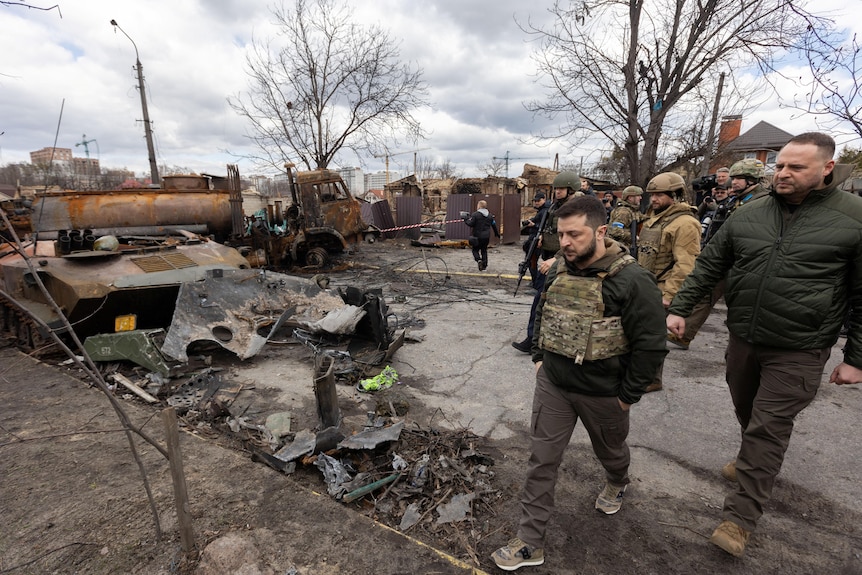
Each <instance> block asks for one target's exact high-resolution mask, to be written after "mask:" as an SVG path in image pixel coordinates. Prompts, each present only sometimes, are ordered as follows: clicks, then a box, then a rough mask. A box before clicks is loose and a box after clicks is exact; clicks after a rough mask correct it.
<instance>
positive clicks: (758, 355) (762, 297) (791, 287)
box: [667, 132, 862, 557]
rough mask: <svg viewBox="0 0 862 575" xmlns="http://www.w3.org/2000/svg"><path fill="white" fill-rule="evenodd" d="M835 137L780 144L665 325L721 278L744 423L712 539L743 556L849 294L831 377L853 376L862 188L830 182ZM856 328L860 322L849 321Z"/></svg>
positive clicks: (680, 324) (858, 351)
mask: <svg viewBox="0 0 862 575" xmlns="http://www.w3.org/2000/svg"><path fill="white" fill-rule="evenodd" d="M834 154H835V142H834V140H833V139H832V138H831V137H829V136H827V135H826V134H821V133H816V132H812V133H807V134H801V135H799V136H796V137H794V138H792V139H791V140H790V142H789V143H788V144H787V145H786V146H785V147H784V148H783V149H782V150H781V152H780V153H779V155H778V161H777V162H776V166H775V175H774V179H773V192H772V193H770V195H769V196H766V197H763V198H760V199H757V200H754V201H752V202H750V203H748V204H746V205H744V206H741V207H740V208H739V209H737V210H736V211H735V212H734V214H733V216H731V217H730V218H728V220H727V222H726V223H725V224H724V225H723V226H722V227H721V229H720V230H719V231H718V233H717V234H716V235H715V237H713V238H712V240H711V241H710V242H709V243H708V244H707V246H706V248H705V249H704V251H703V253H701V255H700V257H699V258H698V259H697V262H696V264H695V268H694V271H693V272H692V273H691V274H690V275H689V276H688V277H687V278H686V280H685V282H684V283H683V285H682V288H681V289H680V291H679V292H678V293H677V294H676V297H675V298H674V300H673V302H672V303H671V306H670V308H669V310H668V311H669V314H670V315H668V318H667V326H668V329H669V330H670V331H671V332H672V333H674V334H676V335H678V336H681V335H682V334H683V332H684V331H685V320H684V319H683V318H685V317H687V316H688V315H689V314H690V313H691V310H692V308H693V307H694V306H695V304H697V302H698V301H700V300H701V299H702V298H703V297H704V296H705V295H706V294H707V293H709V292H710V290H712V288H713V287H714V286H715V284H716V283H718V282H719V281H720V280H721V279H722V278H724V277H726V278H727V292H726V294H725V300H726V302H727V327H728V330H729V331H730V341H729V343H728V347H727V355H726V360H727V383H728V387H729V388H730V395H731V397H732V399H733V405H734V408H735V409H736V417H737V419H738V420H739V423H740V426H741V428H742V429H741V431H742V444H741V446H740V449H739V454H738V455H737V457H736V461H735V462H731V463H729V464H728V465H726V466H725V468H724V469H723V470H722V475H724V476H725V477H726V478H728V479H731V480H735V481H737V482H738V486H737V488H736V491H735V492H733V493H731V494H730V495H728V496H727V498H726V499H725V500H724V511H723V513H722V518H723V521H722V523H721V524H720V525H719V526H718V528H717V529H716V530H715V532H714V533H713V534H712V537H711V538H710V542H712V543H714V544H715V545H718V546H719V547H721V548H722V549H724V550H725V551H727V552H728V553H730V554H732V555H735V556H737V557H738V556H740V555H742V553H743V551H744V550H745V545H746V543H747V542H748V538H749V535H750V534H751V532H752V531H753V530H754V528H755V526H756V523H757V520H758V519H759V518H760V516H761V514H762V513H763V505H764V504H765V503H766V502H767V501H768V500H769V498H770V496H771V494H772V488H773V485H774V484H775V478H776V476H777V475H778V472H779V470H780V469H781V464H782V462H783V460H784V453H785V451H786V450H787V445H788V443H789V441H790V434H791V432H792V430H793V420H794V418H795V417H796V415H797V414H799V412H801V411H802V410H803V409H804V408H805V407H807V406H808V404H810V403H811V401H812V400H813V399H814V396H815V395H816V393H817V389H818V387H819V386H820V379H821V376H822V373H823V367H824V366H825V364H826V361H827V359H828V358H829V353H830V350H831V348H832V346H833V345H834V344H835V342H836V341H837V340H838V334H839V331H840V329H841V325H842V323H843V320H844V316H845V313H846V312H847V308H848V305H849V306H850V308H851V310H852V312H851V318H850V326H851V327H850V333H849V335H848V338H847V346H846V347H845V349H844V362H843V363H841V364H840V365H839V366H838V367H836V368H835V370H834V371H833V372H832V375H831V376H830V378H829V381H830V382H833V383H836V384H839V385H841V384H848V383H858V382H860V381H862V331H860V330H859V329H858V327H859V326H860V322H862V198H860V197H858V196H856V195H854V194H850V193H847V192H844V191H841V190H839V189H837V187H838V185H839V184H840V183H841V182H842V181H843V180H844V179H846V177H847V176H848V175H849V173H850V170H849V169H847V168H849V166H840V165H839V166H836V165H835V162H834V160H832V156H833V155H834ZM854 328H857V329H854Z"/></svg>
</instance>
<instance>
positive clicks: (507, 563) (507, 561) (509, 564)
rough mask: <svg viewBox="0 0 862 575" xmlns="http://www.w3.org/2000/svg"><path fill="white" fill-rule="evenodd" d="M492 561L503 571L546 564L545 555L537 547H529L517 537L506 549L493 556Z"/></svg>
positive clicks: (502, 548)
mask: <svg viewBox="0 0 862 575" xmlns="http://www.w3.org/2000/svg"><path fill="white" fill-rule="evenodd" d="M491 559H493V560H494V563H496V564H497V567H499V568H500V569H502V570H503V571H514V570H515V569H518V568H519V567H529V566H530V565H541V564H542V563H544V562H545V553H544V552H543V551H542V550H541V549H538V548H536V547H533V546H531V545H527V544H526V543H524V542H523V541H521V540H520V539H518V538H517V537H516V538H514V539H512V540H511V541H509V543H508V544H507V545H506V546H505V547H500V548H499V549H497V550H496V551H494V552H493V553H492V554H491Z"/></svg>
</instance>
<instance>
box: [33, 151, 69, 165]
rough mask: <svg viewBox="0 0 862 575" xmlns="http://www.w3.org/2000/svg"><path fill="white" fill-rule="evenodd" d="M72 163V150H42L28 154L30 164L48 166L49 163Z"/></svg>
mask: <svg viewBox="0 0 862 575" xmlns="http://www.w3.org/2000/svg"><path fill="white" fill-rule="evenodd" d="M52 161H53V162H66V163H67V164H71V162H72V148H42V149H41V150H36V151H35V152H30V163H31V164H43V165H45V164H50V163H51V162H52Z"/></svg>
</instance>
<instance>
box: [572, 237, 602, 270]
mask: <svg viewBox="0 0 862 575" xmlns="http://www.w3.org/2000/svg"><path fill="white" fill-rule="evenodd" d="M597 246H598V243H597V242H596V238H595V236H593V241H592V242H591V243H590V245H589V247H587V251H585V252H584V253H582V254H579V255H576V256H575V261H573V262H572V263H573V264H575V265H577V264H583V263H586V262H588V261H590V260H591V259H593V256H595V255H596V247H597Z"/></svg>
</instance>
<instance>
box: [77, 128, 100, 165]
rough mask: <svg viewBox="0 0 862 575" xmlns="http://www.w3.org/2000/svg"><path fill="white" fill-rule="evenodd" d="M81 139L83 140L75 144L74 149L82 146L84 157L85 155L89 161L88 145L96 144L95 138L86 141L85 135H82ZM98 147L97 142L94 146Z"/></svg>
mask: <svg viewBox="0 0 862 575" xmlns="http://www.w3.org/2000/svg"><path fill="white" fill-rule="evenodd" d="M81 137H82V138H84V139H83V140H81V141H80V142H78V143H77V144H75V147H76V148H77V147H78V146H84V154H86V155H87V159H88V160H89V159H90V148H89V145H90V144H92V143H93V142H96V138H93V139H92V140H88V139H87V134H84V135H83V136H81ZM98 145H99V142H96V146H98Z"/></svg>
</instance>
